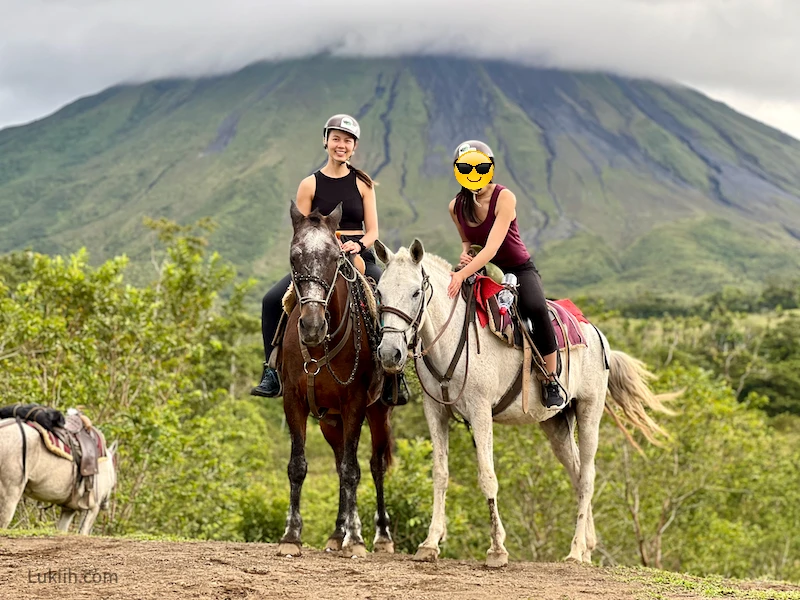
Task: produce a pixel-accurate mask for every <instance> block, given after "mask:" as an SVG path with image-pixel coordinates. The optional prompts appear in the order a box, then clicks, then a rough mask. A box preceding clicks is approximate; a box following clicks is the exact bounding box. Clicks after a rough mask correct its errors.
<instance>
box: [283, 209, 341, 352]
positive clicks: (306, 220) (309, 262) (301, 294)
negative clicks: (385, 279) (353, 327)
mask: <svg viewBox="0 0 800 600" xmlns="http://www.w3.org/2000/svg"><path fill="white" fill-rule="evenodd" d="M290 214H291V217H292V227H293V229H294V235H293V237H292V243H291V248H290V250H289V261H290V264H291V275H292V283H293V285H294V287H295V292H296V293H297V298H298V301H299V304H300V320H299V331H300V339H301V341H302V342H303V344H305V345H306V346H308V347H309V348H313V347H315V346H318V345H319V344H321V343H322V342H323V341H324V339H325V336H327V335H328V319H327V318H326V317H327V313H328V302H329V301H330V298H331V296H332V295H333V291H334V289H335V287H336V285H335V284H336V277H337V275H338V273H339V267H340V265H341V262H340V260H341V259H342V258H343V257H344V255H343V254H342V250H341V248H340V246H339V242H338V241H337V239H336V229H337V228H338V226H339V221H340V219H341V218H342V205H341V203H340V204H339V205H338V206H337V207H336V208H335V209H334V210H333V212H331V213H330V214H329V215H328V216H327V217H326V216H325V215H323V214H322V213H320V212H319V211H318V210H314V211H313V212H312V213H311V214H309V215H308V216H305V215H304V214H303V213H302V212H300V210H299V209H298V208H297V205H296V204H295V203H294V202H293V203H292V205H291V208H290Z"/></svg>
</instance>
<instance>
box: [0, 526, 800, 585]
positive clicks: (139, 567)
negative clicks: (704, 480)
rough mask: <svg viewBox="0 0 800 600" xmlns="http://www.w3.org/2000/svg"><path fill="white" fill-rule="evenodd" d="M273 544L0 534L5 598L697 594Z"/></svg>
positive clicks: (519, 565) (596, 577)
mask: <svg viewBox="0 0 800 600" xmlns="http://www.w3.org/2000/svg"><path fill="white" fill-rule="evenodd" d="M276 552H277V545H276V544H245V543H226V542H163V541H134V540H126V539H114V538H103V537H91V538H88V539H87V538H81V537H79V536H76V535H70V536H56V537H31V538H9V537H0V598H2V599H3V600H5V599H6V598H8V599H12V598H13V599H17V598H52V599H58V600H72V599H78V598H81V599H82V598H92V599H105V598H109V599H110V598H113V599H114V600H117V599H123V600H125V599H130V600H134V599H135V600H142V599H151V598H152V599H159V600H162V599H169V598H181V599H183V598H214V599H220V600H222V599H239V598H292V599H293V598H309V599H311V598H313V599H327V598H331V599H333V598H336V599H337V600H338V599H350V598H353V599H363V600H378V599H381V600H384V599H387V600H388V599H398V600H399V599H402V600H409V599H411V598H414V599H421V600H426V599H434V598H436V599H445V600H451V599H452V600H455V599H456V598H457V599H459V600H467V599H473V598H474V599H481V600H483V599H488V598H498V599H502V600H511V599H515V598H536V599H553V600H588V599H595V598H597V599H599V598H609V599H611V598H636V599H646V598H656V597H659V598H699V597H701V596H696V595H694V593H693V592H691V591H689V590H685V589H682V590H680V591H678V592H674V593H671V592H667V593H665V591H664V590H663V589H661V590H659V593H658V595H653V593H652V591H650V590H648V588H647V587H646V586H645V584H643V583H642V582H640V581H627V582H626V579H629V578H627V577H624V576H620V573H619V571H618V570H614V569H605V568H600V567H594V566H588V565H574V564H566V563H556V564H554V563H524V562H514V561H513V560H512V561H511V562H510V563H509V565H508V566H507V567H505V568H503V569H501V570H489V569H486V568H485V567H484V566H483V564H482V563H480V562H476V561H456V560H440V561H439V562H437V563H416V562H413V561H412V560H411V556H410V555H406V554H395V555H376V554H369V555H368V556H367V557H366V558H365V559H346V558H342V557H341V556H338V555H335V554H325V553H324V552H320V551H316V550H310V549H309V550H305V551H304V554H303V556H301V557H297V558H286V557H281V556H278V555H277V554H276ZM112 579H113V581H112ZM104 580H105V581H104ZM748 587H749V586H748ZM750 589H753V588H752V587H751V588H750ZM756 589H769V586H768V585H767V584H765V585H764V586H761V587H760V588H759V586H756ZM773 589H782V590H787V589H791V590H797V591H798V592H799V593H800V587H796V588H795V587H791V588H786V586H775V588H773ZM706 597H707V596H706Z"/></svg>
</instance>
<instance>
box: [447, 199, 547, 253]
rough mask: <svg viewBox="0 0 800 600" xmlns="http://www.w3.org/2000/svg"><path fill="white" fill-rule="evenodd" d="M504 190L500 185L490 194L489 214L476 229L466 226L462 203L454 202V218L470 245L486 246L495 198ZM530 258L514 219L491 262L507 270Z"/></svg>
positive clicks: (495, 204) (491, 223)
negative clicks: (456, 219)
mask: <svg viewBox="0 0 800 600" xmlns="http://www.w3.org/2000/svg"><path fill="white" fill-rule="evenodd" d="M504 189H506V188H505V187H504V186H502V185H500V184H497V185H496V186H495V188H494V191H493V192H492V199H491V200H490V201H489V212H488V213H487V214H486V218H485V219H484V220H483V223H481V224H480V225H478V226H477V227H470V226H469V225H468V224H467V221H466V218H465V217H464V211H463V206H462V203H461V202H459V201H456V206H455V212H456V217H457V218H458V223H459V224H460V225H461V230H462V231H463V232H464V235H466V236H467V239H468V240H469V242H470V243H471V244H478V245H480V246H485V245H486V240H488V239H489V233H490V232H491V231H492V227H493V226H494V222H495V219H496V215H495V211H496V209H497V197H498V196H499V195H500V192H501V191H503V190H504ZM530 258H531V255H530V253H529V252H528V248H526V247H525V244H524V243H523V242H522V238H521V237H520V235H519V228H518V227H517V219H516V218H515V219H514V220H513V221H511V224H510V225H509V227H508V233H507V234H506V239H504V240H503V243H502V244H500V248H498V250H497V254H495V256H494V258H493V259H492V260H491V262H492V263H494V264H496V265H497V266H498V267H500V268H501V269H509V268H513V267H518V266H520V265H521V264H523V263H525V262H527V261H528V260H530Z"/></svg>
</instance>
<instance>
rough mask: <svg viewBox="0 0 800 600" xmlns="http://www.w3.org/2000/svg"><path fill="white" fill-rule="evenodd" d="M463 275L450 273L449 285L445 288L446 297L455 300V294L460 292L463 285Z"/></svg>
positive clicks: (457, 272)
mask: <svg viewBox="0 0 800 600" xmlns="http://www.w3.org/2000/svg"><path fill="white" fill-rule="evenodd" d="M464 279H465V277H464V274H463V273H462V272H461V271H455V272H451V273H450V284H449V285H448V286H447V296H448V297H449V298H455V297H456V294H458V292H459V291H461V284H462V283H464Z"/></svg>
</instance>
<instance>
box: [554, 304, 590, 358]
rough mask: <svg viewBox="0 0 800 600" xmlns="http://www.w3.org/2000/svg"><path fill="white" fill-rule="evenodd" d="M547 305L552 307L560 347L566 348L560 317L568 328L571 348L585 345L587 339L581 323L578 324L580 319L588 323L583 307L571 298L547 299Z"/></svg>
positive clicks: (561, 348)
mask: <svg viewBox="0 0 800 600" xmlns="http://www.w3.org/2000/svg"><path fill="white" fill-rule="evenodd" d="M547 306H548V308H549V309H550V315H551V321H552V323H553V329H554V330H555V332H556V341H557V342H558V349H559V350H564V349H565V348H566V345H565V343H564V331H563V330H562V329H561V325H560V324H559V323H558V321H559V319H560V320H561V323H563V324H564V326H565V327H566V329H567V339H568V340H569V345H570V348H572V347H575V346H585V345H586V340H585V339H584V338H583V332H582V331H581V328H580V325H578V321H581V322H583V323H588V322H589V320H588V319H587V318H586V317H585V316H584V315H583V312H581V309H580V308H578V307H577V306H575V304H574V303H573V302H572V300H570V299H569V298H562V299H561V300H547ZM554 313H555V314H554ZM556 314H557V315H558V319H557V318H556V316H555V315H556Z"/></svg>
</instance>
